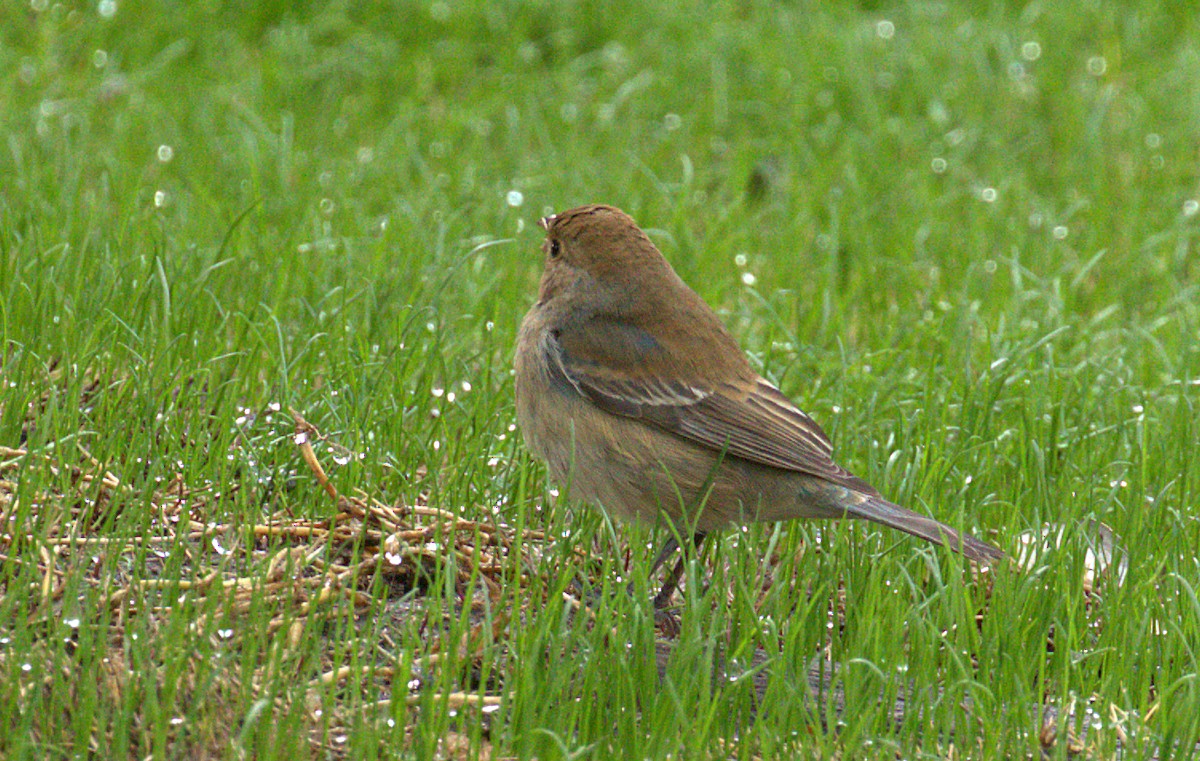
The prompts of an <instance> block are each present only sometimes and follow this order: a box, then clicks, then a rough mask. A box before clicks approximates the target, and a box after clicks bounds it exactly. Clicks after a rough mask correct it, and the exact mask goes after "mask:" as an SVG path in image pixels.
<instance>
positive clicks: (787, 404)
mask: <svg viewBox="0 0 1200 761" xmlns="http://www.w3.org/2000/svg"><path fill="white" fill-rule="evenodd" d="M540 224H541V226H542V227H543V228H544V229H545V230H546V240H545V242H544V243H543V244H542V251H543V252H545V257H546V263H545V271H544V272H543V274H542V281H541V286H540V288H539V291H538V300H537V303H536V304H534V305H533V308H531V309H530V310H529V313H528V314H527V315H525V320H524V321H523V322H522V324H521V331H520V335H519V337H518V339H517V351H516V397H517V420H518V421H519V422H520V425H521V430H522V431H523V432H524V435H525V441H526V443H527V444H528V446H529V448H530V449H531V450H532V451H533V452H534V454H536V455H537V456H538V457H540V458H542V459H543V460H545V461H546V463H547V465H548V466H549V469H550V475H551V476H552V477H553V478H554V480H556V481H558V482H559V483H561V484H569V485H570V488H571V494H572V496H575V497H582V498H584V499H587V500H590V501H592V502H596V503H599V505H600V506H601V507H602V508H603V509H604V510H605V511H606V512H607V513H608V514H609V515H611V516H613V517H615V518H618V519H622V520H642V521H651V522H653V521H655V520H656V519H658V518H660V517H665V518H666V519H667V520H668V521H670V522H671V524H672V526H673V528H674V532H675V533H677V534H678V535H680V536H686V535H688V534H691V535H692V536H693V539H694V541H695V543H696V545H697V546H698V545H699V544H700V542H701V541H702V540H703V539H704V536H705V535H706V534H708V533H709V532H711V531H716V530H718V529H723V528H728V527H731V526H739V525H743V524H746V523H750V522H753V521H780V520H788V519H791V518H864V519H866V520H870V521H875V522H876V523H881V524H883V525H885V526H890V527H892V528H895V529H899V530H901V531H904V532H907V533H909V534H912V535H914V536H919V537H921V538H922V539H927V540H929V541H931V542H935V543H938V544H943V545H945V546H947V547H949V548H950V549H953V550H956V551H958V552H961V553H962V554H963V555H965V556H967V557H968V558H970V559H971V560H974V561H977V562H981V563H985V562H988V561H996V560H999V559H1001V558H1004V557H1005V554H1004V553H1003V552H1002V551H1000V550H999V549H997V548H995V547H993V546H992V545H990V544H987V543H986V542H982V541H980V540H978V539H976V538H974V537H972V536H970V535H967V534H963V533H960V532H958V531H956V530H954V529H952V528H950V527H949V526H946V525H945V524H942V523H939V522H938V521H936V520H934V519H932V518H929V517H926V516H924V515H919V514H917V513H914V512H912V511H911V510H907V509H905V508H903V507H900V506H899V505H895V504H892V503H891V502H888V501H887V500H885V499H884V498H883V497H882V496H880V494H879V492H878V491H876V490H875V488H874V487H872V486H871V485H870V484H868V483H867V482H866V481H863V480H862V479H861V478H859V477H857V476H855V475H854V474H852V473H850V472H849V471H847V470H845V469H844V468H842V467H840V466H839V465H837V464H836V463H835V462H834V461H833V459H832V456H831V455H832V453H833V445H832V444H831V443H830V441H829V437H828V436H826V435H825V432H824V431H823V430H821V427H820V426H819V425H817V424H816V422H814V421H813V419H812V418H810V417H809V416H808V415H806V414H805V413H804V412H802V411H801V410H800V409H799V408H798V407H796V405H794V404H792V402H791V401H790V400H789V399H788V398H787V397H786V396H784V395H783V393H781V392H780V391H779V390H778V389H777V388H775V386H773V385H771V383H769V382H768V381H766V380H764V379H763V378H762V377H761V376H760V375H758V373H756V372H754V370H753V369H752V368H751V367H750V363H749V362H748V361H747V360H746V357H745V355H744V354H743V353H742V351H741V349H740V348H739V347H738V345H737V342H735V341H734V339H733V337H732V336H730V334H729V332H728V331H727V330H726V329H725V327H724V326H723V325H722V324H721V321H720V320H719V319H718V318H717V316H716V314H714V313H713V311H712V309H710V308H709V306H708V305H707V304H705V303H704V301H703V300H702V299H701V298H700V297H699V296H698V295H697V294H696V293H695V291H693V290H692V289H691V288H689V287H688V286H687V284H685V283H684V282H683V280H681V279H680V278H679V276H678V275H677V274H675V271H674V270H673V269H671V265H670V264H669V263H667V260H666V259H665V258H663V255H662V254H661V253H660V252H659V250H658V249H657V248H656V247H655V245H654V244H653V243H652V242H651V241H650V238H648V237H647V236H646V234H645V233H644V232H642V230H641V229H639V228H638V226H637V225H636V224H635V223H634V221H633V220H632V219H631V218H630V217H629V216H628V215H626V214H625V213H624V212H622V211H621V210H619V209H615V208H613V207H611V206H581V207H579V208H577V209H571V210H570V211H565V212H562V213H561V214H554V215H551V216H549V217H545V218H543V219H542V220H541V222H540ZM676 547H677V543H676V542H675V540H674V539H673V538H672V539H670V540H668V542H667V545H666V546H665V547H664V548H663V551H662V552H661V553H660V554H659V556H658V559H657V560H656V561H655V563H654V566H653V568H652V569H651V574H653V573H654V571H656V570H657V569H658V567H659V566H660V565H661V564H662V563H663V561H664V560H665V559H666V558H667V557H668V556H669V554H670V553H672V552H674V550H675V548H676ZM682 572H683V560H682V559H680V561H679V562H678V563H677V564H676V566H675V568H674V570H673V571H672V572H671V574H669V575H668V579H667V581H666V583H665V585H664V587H663V589H662V591H661V592H660V593H659V595H658V596H657V597H656V598H655V604H656V606H657V607H664V606H665V605H666V604H667V603H668V602H669V600H670V596H671V594H672V593H673V592H674V589H675V586H676V584H677V583H678V580H679V577H680V575H681V574H682Z"/></svg>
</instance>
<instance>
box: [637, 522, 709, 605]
mask: <svg viewBox="0 0 1200 761" xmlns="http://www.w3.org/2000/svg"><path fill="white" fill-rule="evenodd" d="M704 537H705V533H704V532H703V531H697V532H696V533H695V534H693V535H692V546H693V548H694V549H695V550H699V549H700V544H701V542H703V541H704ZM678 546H679V543H678V542H676V541H675V537H671V538H669V539H668V540H667V543H666V544H665V545H663V549H662V552H660V553H658V559H657V560H655V561H654V566H653V567H652V568H651V569H650V574H651V575H653V574H654V572H655V571H657V570H658V568H659V566H661V565H662V564H663V562H664V561H665V560H666V559H667V557H668V556H669V555H670V554H671V553H672V552H674V551H675V548H676V547H678ZM686 564H687V551H686V550H685V551H684V552H683V553H681V554H680V556H679V560H677V561H675V567H674V568H672V569H671V572H670V573H669V574H667V579H666V581H664V582H663V586H662V589H660V590H659V591H658V594H657V595H655V596H654V609H655V610H664V609H665V608H666V607H667V606H668V605H669V604H670V603H671V596H672V595H674V594H675V590H676V589H677V588H678V587H679V580H680V579H681V578H683V569H684V567H685V566H686Z"/></svg>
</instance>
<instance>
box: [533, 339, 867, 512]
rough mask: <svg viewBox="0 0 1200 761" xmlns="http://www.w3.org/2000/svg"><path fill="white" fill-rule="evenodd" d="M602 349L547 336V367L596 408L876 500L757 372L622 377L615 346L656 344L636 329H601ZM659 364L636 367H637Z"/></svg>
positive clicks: (817, 430) (816, 430) (815, 428)
mask: <svg viewBox="0 0 1200 761" xmlns="http://www.w3.org/2000/svg"><path fill="white" fill-rule="evenodd" d="M606 338H607V340H606V342H605V344H606V348H605V349H603V350H600V351H589V347H590V346H593V345H594V344H592V343H591V342H585V341H579V342H576V341H571V340H570V337H569V336H567V337H565V339H566V340H563V339H564V337H563V336H561V335H559V336H552V337H551V339H550V346H549V354H550V365H551V368H552V371H553V372H554V373H555V374H561V378H560V382H561V383H562V384H565V385H566V386H568V387H570V388H573V389H574V390H575V391H576V392H578V393H579V394H581V395H583V396H584V397H586V398H587V399H589V400H590V401H591V402H592V403H593V404H595V405H596V406H597V407H599V408H600V409H602V410H604V411H606V412H609V413H611V414H614V415H622V416H624V417H630V418H637V419H640V420H644V421H645V422H647V423H650V424H653V425H655V426H657V427H659V428H661V429H663V430H665V431H668V432H670V433H673V434H675V435H677V436H680V437H682V438H684V439H687V440H689V441H692V442H695V443H698V444H702V445H704V446H707V447H709V448H711V449H713V450H715V451H718V452H723V453H724V454H726V455H728V456H733V457H740V458H742V459H744V460H750V461H752V462H756V463H760V464H762V465H770V466H773V467H776V468H783V469H785V470H794V471H797V472H800V473H805V474H808V475H812V476H817V477H819V478H823V479H825V480H828V481H831V482H833V483H836V484H840V485H843V486H846V487H848V488H851V489H854V490H855V491H858V492H861V493H864V494H869V495H876V494H878V492H877V491H876V490H875V489H874V488H873V487H872V486H870V485H869V484H868V483H867V482H866V481H863V480H862V479H860V478H858V477H857V476H855V475H854V474H852V473H850V472H849V471H847V470H845V469H844V468H842V467H840V466H838V465H837V463H835V462H834V461H833V458H832V453H833V445H832V444H831V443H830V441H829V437H828V436H827V435H825V432H824V431H823V430H821V427H820V426H819V425H817V423H816V421H814V420H813V419H812V418H810V417H809V416H808V415H806V414H805V413H804V412H803V411H801V410H800V409H799V408H798V407H796V405H794V404H792V402H791V400H789V399H788V398H787V397H786V396H784V395H783V393H782V392H781V391H779V389H777V388H775V386H773V385H771V384H770V383H769V382H767V381H766V380H764V379H763V378H761V377H758V376H757V375H753V374H752V373H751V374H750V377H741V374H738V376H735V377H733V378H731V379H729V380H721V381H705V380H696V381H681V380H675V379H670V378H666V377H662V376H661V375H657V376H656V375H653V374H642V375H640V376H637V377H628V376H627V375H624V374H622V373H619V372H617V371H616V370H615V369H614V368H613V367H612V363H611V356H612V351H613V349H614V348H615V347H621V346H623V345H624V346H630V347H639V346H640V347H650V346H657V343H656V342H655V341H654V339H653V338H651V337H649V336H647V335H645V334H644V333H643V331H640V330H639V329H637V328H630V327H624V328H617V329H616V332H614V328H613V326H612V325H611V324H610V325H609V326H606ZM647 366H648V367H650V368H654V367H655V366H659V367H661V366H662V363H660V362H658V363H656V362H653V361H650V362H644V363H638V367H639V369H642V370H645V369H646V367H647Z"/></svg>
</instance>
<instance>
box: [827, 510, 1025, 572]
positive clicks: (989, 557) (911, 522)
mask: <svg viewBox="0 0 1200 761" xmlns="http://www.w3.org/2000/svg"><path fill="white" fill-rule="evenodd" d="M863 496H864V497H865V499H864V500H863V501H862V502H860V503H859V504H857V505H853V506H851V507H849V508H848V509H847V510H846V514H847V516H848V517H851V518H864V519H866V520H869V521H874V522H875V523H881V524H883V525H884V526H888V527H890V528H894V529H898V530H900V531H903V532H905V533H906V534H912V535H913V536H919V537H920V538H922V539H926V540H928V541H930V542H933V543H934V544H941V545H943V546H946V547H949V548H950V549H952V550H954V551H955V552H961V553H962V554H963V555H965V556H966V557H968V558H970V559H971V560H974V561H975V562H977V563H987V562H994V561H999V560H1003V559H1004V558H1006V557H1008V556H1007V555H1006V554H1005V553H1004V551H1003V550H1001V549H1000V548H998V547H993V546H992V545H990V544H988V543H987V542H984V541H981V540H979V539H976V538H975V537H973V536H971V535H970V534H966V533H959V532H958V531H955V530H954V529H952V528H950V527H949V526H947V525H946V524H944V523H940V522H938V521H935V520H934V519H933V518H930V517H928V516H925V515H921V514H920V513H914V512H913V511H912V510H908V509H906V508H903V507H900V506H899V505H896V504H893V503H891V502H888V501H887V500H885V499H882V498H880V497H873V496H866V495H863Z"/></svg>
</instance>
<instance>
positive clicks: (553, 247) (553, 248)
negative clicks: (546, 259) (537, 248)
mask: <svg viewBox="0 0 1200 761" xmlns="http://www.w3.org/2000/svg"><path fill="white" fill-rule="evenodd" d="M561 253H562V245H561V244H560V243H559V242H558V241H556V240H552V241H550V258H551V259H557V258H558V256H559V254H561Z"/></svg>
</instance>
